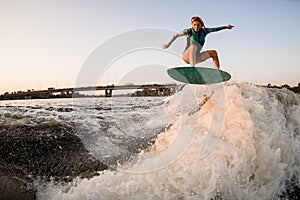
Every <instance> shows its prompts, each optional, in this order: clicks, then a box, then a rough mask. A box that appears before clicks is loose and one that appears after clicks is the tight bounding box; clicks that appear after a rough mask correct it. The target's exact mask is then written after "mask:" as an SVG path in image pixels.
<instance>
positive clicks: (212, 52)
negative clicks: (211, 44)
mask: <svg viewBox="0 0 300 200" xmlns="http://www.w3.org/2000/svg"><path fill="white" fill-rule="evenodd" d="M207 53H208V54H209V56H210V57H212V58H217V57H218V53H217V51H216V50H207Z"/></svg>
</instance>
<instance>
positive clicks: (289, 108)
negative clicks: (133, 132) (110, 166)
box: [38, 84, 300, 199]
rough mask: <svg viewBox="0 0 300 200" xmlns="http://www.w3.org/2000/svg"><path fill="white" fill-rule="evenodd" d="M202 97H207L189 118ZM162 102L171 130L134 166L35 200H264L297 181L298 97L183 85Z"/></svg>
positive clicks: (56, 189) (43, 193)
mask: <svg viewBox="0 0 300 200" xmlns="http://www.w3.org/2000/svg"><path fill="white" fill-rule="evenodd" d="M191 92H192V93H191ZM212 92H213V94H212ZM203 94H206V95H211V94H212V96H211V98H210V99H209V100H208V101H207V102H206V103H205V104H204V105H202V106H201V109H200V110H199V111H196V112H193V114H192V115H189V113H191V111H195V109H197V106H198V103H199V101H201V99H203ZM187 95H190V97H191V96H193V95H194V97H195V98H193V99H192V100H191V98H188V96H187ZM166 102H168V103H166V105H165V112H167V114H165V115H163V118H164V119H162V120H166V119H168V120H170V121H171V122H172V123H174V124H173V126H172V127H171V128H170V129H167V130H166V131H165V132H164V133H162V134H161V135H159V136H158V138H157V140H156V142H155V144H154V146H153V147H152V148H150V149H149V150H148V151H143V152H142V153H141V154H140V155H139V157H138V158H137V160H135V161H132V163H127V165H124V166H120V169H119V170H116V171H114V170H107V171H104V172H103V173H102V174H101V175H100V176H97V177H93V178H91V179H84V180H80V181H78V182H76V184H75V182H74V183H70V184H69V185H67V186H53V185H52V184H50V185H49V186H48V187H47V188H46V189H45V190H43V191H42V190H41V191H39V194H38V195H39V196H38V197H39V198H40V199H146V198H147V199H210V198H213V197H214V196H215V195H220V196H221V197H223V198H224V199H272V198H275V197H276V195H277V194H278V193H279V192H280V191H281V190H282V189H283V187H284V181H286V180H290V179H291V178H292V176H296V177H297V178H298V179H299V177H300V174H299V173H300V171H299V169H300V161H299V155H300V148H299V147H300V138H299V130H300V127H299V125H300V117H299V116H300V97H299V96H297V95H295V94H293V93H291V92H289V91H287V90H270V89H265V88H259V87H256V86H253V85H250V84H226V85H224V87H223V85H218V86H211V87H209V88H203V87H197V86H195V87H188V88H186V89H183V91H181V92H180V93H178V94H177V96H173V97H170V98H169V99H168V100H167V101H166ZM219 114H220V115H219ZM156 120H157V119H156ZM217 122H222V124H216V123H217ZM149 124H151V123H149ZM182 147H183V148H182ZM169 149H171V151H170V150H169ZM178 149H179V151H177V150H178ZM143 170H144V171H143Z"/></svg>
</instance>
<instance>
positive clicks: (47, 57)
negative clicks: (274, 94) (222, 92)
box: [0, 0, 300, 94]
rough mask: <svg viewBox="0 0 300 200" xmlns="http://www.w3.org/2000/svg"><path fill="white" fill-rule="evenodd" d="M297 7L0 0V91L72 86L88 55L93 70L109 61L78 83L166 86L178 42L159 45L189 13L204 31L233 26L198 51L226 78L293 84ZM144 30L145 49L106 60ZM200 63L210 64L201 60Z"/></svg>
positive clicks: (281, 2)
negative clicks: (211, 54)
mask: <svg viewBox="0 0 300 200" xmlns="http://www.w3.org/2000/svg"><path fill="white" fill-rule="evenodd" d="M299 10H300V0H252V1H241V0H226V1H224V0H215V1H207V0H206V1H204V0H186V1H177V0H172V1H171V0H165V1H161V0H128V1H123V0H25V1H24V0H0V24H1V29H0V30H1V31H0V67H1V71H0V94H3V93H4V92H12V91H18V90H28V89H35V90H38V89H47V88H48V87H55V88H64V87H73V86H75V85H78V83H81V82H78V79H79V78H78V77H80V74H82V73H83V71H84V70H87V68H86V67H85V65H86V63H88V62H89V60H90V59H91V55H94V57H95V56H96V57H97V59H98V60H97V62H99V65H100V63H103V62H104V59H106V58H107V59H108V58H109V59H110V60H108V61H110V62H109V65H108V66H101V67H99V68H101V69H102V68H103V67H104V68H105V70H104V72H103V73H102V74H101V75H100V74H96V75H95V76H96V79H97V81H96V82H95V81H94V82H82V86H84V85H91V84H93V83H97V84H102V85H103V84H104V85H105V84H115V85H118V84H124V83H134V84H140V83H170V82H172V81H173V80H172V79H171V78H169V77H168V76H167V75H166V73H165V72H166V70H167V69H168V68H170V67H176V66H182V65H184V63H183V61H182V60H181V59H180V53H181V51H183V50H184V46H185V38H184V37H181V38H177V40H176V41H174V43H173V44H172V45H171V47H170V48H169V49H167V50H162V49H161V48H160V47H161V45H162V44H163V43H166V42H168V41H169V40H170V38H171V37H172V35H173V34H175V33H176V32H179V31H182V30H183V29H185V28H189V27H191V25H190V18H191V17H192V16H200V17H201V18H202V19H203V20H204V23H205V25H206V26H207V27H217V26H222V25H227V24H233V25H234V26H235V27H234V28H233V29H232V30H222V31H220V32H216V33H212V34H210V35H208V36H207V38H206V43H205V46H204V47H203V50H207V49H215V50H217V51H218V54H219V57H220V62H221V68H222V69H223V70H225V71H227V72H229V73H230V74H231V75H232V81H237V82H250V83H253V84H268V83H271V84H276V85H282V84H289V85H291V86H295V85H297V84H298V82H300V64H299V62H298V61H297V58H298V57H299V52H300V20H299V19H300V12H299ZM149 28H150V29H149ZM148 29H149V30H150V31H148V34H149V35H150V38H152V37H151V36H152V35H153V34H155V33H153V30H152V29H161V30H163V33H162V34H161V37H160V36H159V35H158V36H155V37H154V39H155V40H153V38H152V39H151V40H149V41H152V40H153V46H152V47H151V48H149V47H148V46H145V48H143V46H140V47H139V48H137V49H134V50H132V49H130V48H128V51H127V52H126V48H125V53H124V52H120V53H119V55H118V53H115V54H114V56H115V57H110V53H112V54H113V52H114V50H115V49H116V48H117V49H122V48H123V47H122V46H121V45H123V43H122V42H121V43H119V44H120V46H118V45H116V46H114V45H115V44H116V41H117V39H118V38H122V37H123V36H124V35H126V33H128V32H129V33H132V34H135V33H138V32H139V31H140V30H146V31H147V30H148ZM154 32H155V31H154ZM141 37H144V38H143V39H145V38H146V39H147V37H148V35H147V34H145V35H143V36H141ZM123 38H124V37H123ZM129 40H130V41H129V42H136V40H139V36H137V39H132V38H130V39H129ZM149 41H148V42H149ZM154 43H155V44H154ZM110 44H113V46H109V45H110ZM126 44H127V43H126ZM158 44H159V45H158ZM105 45H107V46H108V47H107V48H106V49H107V51H106V49H105V48H104V47H106V46H105ZM128 46H129V44H128ZM101 48H102V49H101ZM103 48H104V50H105V52H104V53H103ZM99 49H100V50H99ZM97 50H98V52H97ZM95 52H97V54H95ZM116 52H118V51H116ZM176 53H177V54H178V55H175V54H176ZM107 54H109V55H107ZM108 61H107V60H106V62H108ZM199 66H204V67H212V66H213V65H212V62H211V60H208V61H205V62H204V63H201V64H200V65H199ZM97 73H98V72H97ZM90 74H92V73H91V72H90ZM94 74H95V73H94ZM76 83H77V84H76Z"/></svg>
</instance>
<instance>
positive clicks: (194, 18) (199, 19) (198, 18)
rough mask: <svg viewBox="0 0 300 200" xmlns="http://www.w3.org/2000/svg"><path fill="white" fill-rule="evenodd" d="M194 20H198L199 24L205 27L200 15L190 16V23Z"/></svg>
mask: <svg viewBox="0 0 300 200" xmlns="http://www.w3.org/2000/svg"><path fill="white" fill-rule="evenodd" d="M195 21H197V22H200V24H201V26H202V27H205V25H204V22H203V20H202V19H201V18H200V17H198V16H194V17H192V18H191V23H193V22H195Z"/></svg>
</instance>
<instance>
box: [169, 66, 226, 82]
mask: <svg viewBox="0 0 300 200" xmlns="http://www.w3.org/2000/svg"><path fill="white" fill-rule="evenodd" d="M167 72H168V74H169V76H170V77H171V78H173V79H175V80H176V81H180V82H183V83H190V84H213V83H221V82H224V81H228V80H229V79H230V78H231V75H230V74H229V73H228V72H225V71H223V70H217V69H212V68H204V67H176V68H170V69H168V70H167Z"/></svg>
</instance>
